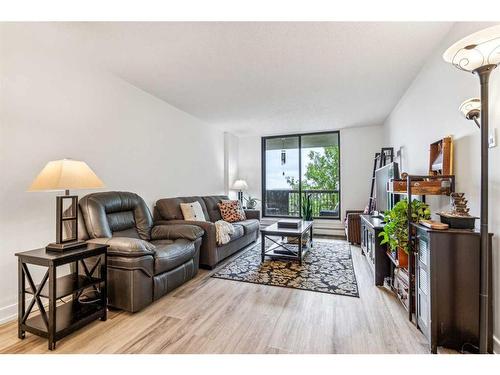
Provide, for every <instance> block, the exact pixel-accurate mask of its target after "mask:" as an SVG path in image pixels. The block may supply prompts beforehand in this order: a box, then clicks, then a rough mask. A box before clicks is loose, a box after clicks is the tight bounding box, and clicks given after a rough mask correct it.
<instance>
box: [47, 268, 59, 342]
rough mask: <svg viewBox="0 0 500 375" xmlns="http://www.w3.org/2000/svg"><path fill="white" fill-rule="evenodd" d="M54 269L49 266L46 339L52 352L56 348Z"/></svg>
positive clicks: (55, 275)
mask: <svg viewBox="0 0 500 375" xmlns="http://www.w3.org/2000/svg"><path fill="white" fill-rule="evenodd" d="M56 278H57V274H56V267H55V266H54V265H52V264H51V265H50V266H49V327H48V328H49V329H48V339H49V350H54V349H55V348H56V324H57V322H56V302H57V300H56V296H57V290H56Z"/></svg>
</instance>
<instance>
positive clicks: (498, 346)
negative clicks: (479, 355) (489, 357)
mask: <svg viewBox="0 0 500 375" xmlns="http://www.w3.org/2000/svg"><path fill="white" fill-rule="evenodd" d="M493 353H495V354H500V339H499V338H498V337H496V336H495V335H493Z"/></svg>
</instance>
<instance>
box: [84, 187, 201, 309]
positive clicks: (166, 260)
mask: <svg viewBox="0 0 500 375" xmlns="http://www.w3.org/2000/svg"><path fill="white" fill-rule="evenodd" d="M79 208H80V212H81V215H82V218H83V220H82V221H81V222H82V223H81V225H80V228H79V237H80V238H81V239H83V240H86V241H87V242H90V243H100V244H107V245H109V248H108V252H107V254H108V305H110V306H112V307H115V308H118V309H122V310H126V311H130V312H135V311H139V310H141V309H142V308H144V307H146V306H147V305H149V304H150V303H152V302H153V301H155V300H157V299H158V298H160V297H161V296H163V295H165V294H166V293H168V292H169V291H171V290H172V289H174V288H177V287H178V286H180V285H182V284H183V283H185V282H186V281H188V280H190V279H191V278H193V277H194V276H195V275H196V273H197V272H198V265H199V250H200V245H201V237H202V236H203V233H204V231H203V229H201V228H200V227H198V226H195V225H184V224H183V225H154V224H153V218H152V216H151V212H150V211H149V208H148V207H147V205H146V203H145V202H144V200H143V199H142V198H141V197H139V196H138V195H137V194H134V193H129V192H104V193H93V194H89V195H86V196H85V197H83V198H82V199H80V202H79Z"/></svg>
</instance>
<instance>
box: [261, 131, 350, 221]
mask: <svg viewBox="0 0 500 375" xmlns="http://www.w3.org/2000/svg"><path fill="white" fill-rule="evenodd" d="M308 195H310V197H311V203H312V210H313V217H314V218H322V219H339V218H340V140H339V132H338V131H335V132H324V133H312V134H298V135H283V136H272V137H263V138H262V207H263V215H264V216H268V217H301V216H302V213H301V212H302V210H301V207H302V202H303V201H304V200H305V197H307V196H308Z"/></svg>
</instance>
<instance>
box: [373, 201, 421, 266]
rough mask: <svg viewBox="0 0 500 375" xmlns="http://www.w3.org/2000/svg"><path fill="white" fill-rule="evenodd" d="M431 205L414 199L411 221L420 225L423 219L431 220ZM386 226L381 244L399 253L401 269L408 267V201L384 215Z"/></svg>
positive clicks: (395, 206)
mask: <svg viewBox="0 0 500 375" xmlns="http://www.w3.org/2000/svg"><path fill="white" fill-rule="evenodd" d="M430 217H431V211H430V209H429V205H428V204H426V203H423V202H421V201H419V200H416V199H414V200H413V201H412V202H411V221H412V222H413V223H418V222H419V221H420V220H423V219H430ZM384 219H385V221H386V223H387V224H386V225H385V226H384V230H383V231H382V232H381V233H380V234H379V236H380V237H382V241H381V244H388V246H389V248H390V249H391V252H396V251H397V253H398V260H399V264H400V266H401V267H405V266H407V265H408V200H407V199H403V200H401V201H399V202H398V203H396V204H395V205H394V207H393V208H392V210H389V211H386V212H385V214H384Z"/></svg>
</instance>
